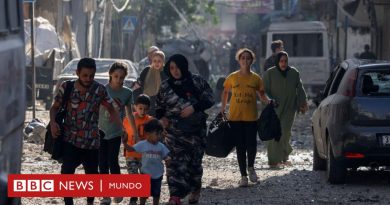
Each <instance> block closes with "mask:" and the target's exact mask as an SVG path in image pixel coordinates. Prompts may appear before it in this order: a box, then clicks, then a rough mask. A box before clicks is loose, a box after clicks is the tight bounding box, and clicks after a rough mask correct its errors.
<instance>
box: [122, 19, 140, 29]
mask: <svg viewBox="0 0 390 205" xmlns="http://www.w3.org/2000/svg"><path fill="white" fill-rule="evenodd" d="M136 26H137V17H136V16H124V17H122V32H133V31H134V30H135V27H136Z"/></svg>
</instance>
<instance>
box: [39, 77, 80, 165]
mask: <svg viewBox="0 0 390 205" xmlns="http://www.w3.org/2000/svg"><path fill="white" fill-rule="evenodd" d="M73 87H74V81H66V87H65V92H64V95H63V96H62V104H61V107H60V109H59V111H58V113H57V115H56V118H55V121H56V122H57V124H58V125H59V126H60V131H61V133H60V135H59V136H58V137H57V138H53V135H52V133H51V128H50V123H49V124H48V125H47V127H46V135H45V144H44V146H43V151H45V152H47V153H49V154H51V158H52V159H54V160H57V161H58V162H62V157H63V151H64V141H63V134H64V126H63V124H64V120H65V116H66V112H67V110H66V107H67V104H68V101H69V98H70V93H71V92H72V90H73Z"/></svg>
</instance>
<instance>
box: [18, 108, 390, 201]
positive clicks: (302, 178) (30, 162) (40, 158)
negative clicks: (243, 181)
mask: <svg viewBox="0 0 390 205" xmlns="http://www.w3.org/2000/svg"><path fill="white" fill-rule="evenodd" d="M313 109H314V108H313V107H311V109H310V112H308V113H306V114H305V115H297V119H296V121H295V124H294V127H293V134H292V135H293V137H292V144H293V147H294V151H293V153H292V155H291V158H290V159H291V161H292V162H293V166H292V167H289V168H285V169H282V170H269V169H268V166H267V157H266V152H265V148H264V145H263V143H261V142H259V146H258V154H257V158H256V164H255V168H256V171H257V174H258V176H259V177H260V181H259V182H258V183H257V184H250V187H248V188H239V187H238V185H237V182H238V180H239V177H240V174H239V170H238V164H237V162H236V154H235V152H233V153H231V154H230V155H229V156H228V157H227V158H226V159H218V158H213V157H209V156H205V157H204V160H203V162H204V163H203V165H204V177H203V187H202V188H203V190H202V198H201V203H200V204H218V205H220V204H389V203H390V196H389V195H388V194H389V193H390V192H389V191H390V187H389V184H390V182H389V176H390V174H389V173H388V172H386V171H381V170H380V171H368V170H367V169H359V170H358V171H356V172H349V173H348V177H347V183H346V184H344V185H337V186H336V185H330V184H328V183H327V182H326V181H325V172H314V171H312V134H311V130H310V117H311V114H312V112H313ZM47 116H48V112H47V111H42V110H41V111H38V112H37V117H38V118H39V119H42V120H44V121H45V122H47V121H48V117H47ZM30 119H31V112H27V113H26V122H28V121H29V120H30ZM42 146H43V145H37V144H32V143H26V142H25V143H24V151H23V159H22V160H23V164H22V173H26V174H27V173H35V174H41V173H59V172H60V164H58V163H56V162H54V161H52V160H50V159H49V155H47V154H46V153H43V152H42V151H41V150H42ZM120 163H121V166H122V173H126V170H125V167H124V166H125V163H124V159H123V158H121V161H120ZM78 172H80V173H83V170H82V169H80V168H79V169H78ZM161 196H162V198H161V202H163V203H162V204H165V202H166V201H167V200H168V188H167V184H166V182H165V179H164V181H163V187H162V194H161ZM128 200H129V199H127V198H126V199H125V200H124V201H123V202H122V203H121V204H128ZM149 201H150V200H149ZM183 201H184V202H185V204H187V201H186V200H183ZM22 203H23V204H62V203H63V202H62V199H61V198H30V199H27V198H24V199H22ZM76 204H85V199H84V198H80V199H77V200H76ZM95 204H99V200H95Z"/></svg>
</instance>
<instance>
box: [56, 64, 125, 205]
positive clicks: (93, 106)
mask: <svg viewBox="0 0 390 205" xmlns="http://www.w3.org/2000/svg"><path fill="white" fill-rule="evenodd" d="M95 72H96V63H95V60H94V59H92V58H83V59H80V61H79V62H78V64H77V71H76V73H77V76H78V79H77V80H76V81H74V82H71V83H73V84H74V86H73V89H72V91H71V92H70V96H69V100H68V101H67V105H66V106H65V108H66V110H67V114H66V116H65V122H64V124H63V129H64V130H62V133H63V138H62V140H63V141H64V142H63V143H64V150H63V152H64V153H63V155H64V156H63V164H62V166H61V174H74V173H75V170H76V168H77V167H78V166H80V165H81V164H82V165H83V167H84V170H85V173H86V174H98V173H99V172H98V165H99V158H98V156H99V146H100V139H99V137H100V136H99V128H98V119H99V107H100V105H103V107H104V108H105V109H106V110H107V111H108V112H109V113H110V116H111V121H114V122H115V123H117V124H121V119H120V117H119V115H118V113H117V112H116V111H115V109H114V106H113V104H112V102H113V101H112V99H111V98H110V97H109V95H108V94H107V91H106V88H105V87H104V85H102V84H99V83H98V82H96V81H94V76H95ZM66 86H67V83H66V82H64V83H62V84H61V86H60V88H59V92H58V93H57V95H56V97H55V101H54V103H53V105H52V107H51V109H50V128H51V132H52V134H53V137H54V138H57V137H58V136H59V135H60V134H61V131H60V129H59V125H58V124H57V123H56V121H55V117H56V115H57V113H58V111H59V109H60V107H61V103H62V96H63V95H64V91H65V90H66ZM93 200H94V197H88V198H87V204H88V205H90V204H93ZM65 205H73V198H71V197H65Z"/></svg>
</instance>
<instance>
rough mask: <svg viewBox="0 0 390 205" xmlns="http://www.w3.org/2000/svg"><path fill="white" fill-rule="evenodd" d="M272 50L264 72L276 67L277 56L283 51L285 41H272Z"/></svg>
mask: <svg viewBox="0 0 390 205" xmlns="http://www.w3.org/2000/svg"><path fill="white" fill-rule="evenodd" d="M271 50H272V55H271V56H270V57H268V58H267V59H266V60H265V63H264V66H263V68H264V72H265V71H267V70H268V68H271V67H273V66H275V56H276V54H278V53H279V52H280V51H283V41H282V40H276V41H272V43H271Z"/></svg>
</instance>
